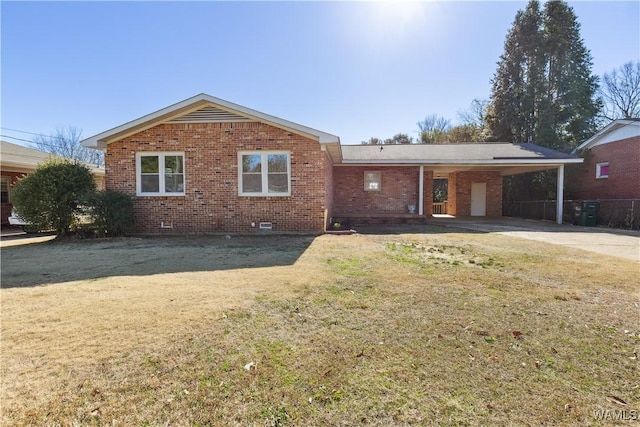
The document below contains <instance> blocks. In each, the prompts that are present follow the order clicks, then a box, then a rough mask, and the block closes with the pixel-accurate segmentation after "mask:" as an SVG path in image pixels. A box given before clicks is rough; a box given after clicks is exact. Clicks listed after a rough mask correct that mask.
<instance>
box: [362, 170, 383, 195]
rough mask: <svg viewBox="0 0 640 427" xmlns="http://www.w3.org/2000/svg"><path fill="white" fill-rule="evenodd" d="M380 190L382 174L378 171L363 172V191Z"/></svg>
mask: <svg viewBox="0 0 640 427" xmlns="http://www.w3.org/2000/svg"><path fill="white" fill-rule="evenodd" d="M380 190H382V174H381V173H380V172H369V171H367V172H365V173H364V191H380Z"/></svg>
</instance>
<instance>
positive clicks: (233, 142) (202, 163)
mask: <svg viewBox="0 0 640 427" xmlns="http://www.w3.org/2000/svg"><path fill="white" fill-rule="evenodd" d="M83 145H85V146H87V147H92V148H97V149H102V150H104V151H105V167H106V187H107V188H108V189H113V190H119V191H123V192H125V193H128V194H131V195H132V196H135V199H134V209H135V214H136V224H137V225H136V229H137V231H138V232H143V233H165V232H166V233H171V232H175V233H192V232H193V233H195V232H232V233H246V232H251V231H258V230H260V229H272V230H277V231H292V232H313V233H321V232H323V231H324V230H325V229H326V228H327V226H328V225H329V224H330V222H331V221H332V219H336V218H352V219H353V218H366V217H376V216H377V217H383V218H399V219H403V220H408V219H416V220H419V221H420V220H424V219H425V218H426V217H428V216H430V215H431V203H432V189H433V179H434V177H448V178H449V194H450V195H451V196H450V198H453V202H452V204H450V205H451V208H450V209H451V212H453V213H454V214H455V215H478V216H484V215H490V216H499V215H500V213H501V211H502V206H501V203H502V176H503V175H508V174H513V173H524V172H529V171H533V170H542V169H552V168H555V169H558V170H559V171H562V170H563V167H564V165H565V164H566V163H575V162H581V161H582V160H581V159H578V158H575V157H572V156H567V155H565V154H562V153H558V152H555V151H552V150H547V149H543V148H542V147H538V146H535V145H533V144H520V145H514V144H482V145H478V144H469V145H448V146H447V145H440V146H434V145H410V146H408V145H407V146H384V147H381V146H350V145H341V144H340V139H339V138H338V137H337V136H335V135H332V134H329V133H325V132H321V131H318V130H315V129H312V128H309V127H306V126H302V125H299V124H296V123H293V122H289V121H286V120H283V119H280V118H277V117H274V116H270V115H268V114H264V113H261V112H258V111H255V110H252V109H249V108H246V107H243V106H240V105H237V104H233V103H230V102H228V101H224V100H221V99H218V98H214V97H212V96H210V95H206V94H200V95H197V96H194V97H192V98H189V99H187V100H184V101H182V102H179V103H177V104H174V105H171V106H169V107H166V108H164V109H162V110H159V111H156V112H154V113H151V114H149V115H146V116H144V117H141V118H139V119H137V120H134V121H132V122H129V123H126V124H124V125H122V126H118V127H116V128H113V129H111V130H109V131H106V132H103V133H101V134H98V135H96V136H93V137H91V138H88V139H86V140H84V141H83Z"/></svg>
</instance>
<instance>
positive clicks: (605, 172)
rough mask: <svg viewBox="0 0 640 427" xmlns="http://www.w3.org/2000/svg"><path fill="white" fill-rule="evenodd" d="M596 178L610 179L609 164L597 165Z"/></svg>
mask: <svg viewBox="0 0 640 427" xmlns="http://www.w3.org/2000/svg"><path fill="white" fill-rule="evenodd" d="M596 178H609V162H602V163H596Z"/></svg>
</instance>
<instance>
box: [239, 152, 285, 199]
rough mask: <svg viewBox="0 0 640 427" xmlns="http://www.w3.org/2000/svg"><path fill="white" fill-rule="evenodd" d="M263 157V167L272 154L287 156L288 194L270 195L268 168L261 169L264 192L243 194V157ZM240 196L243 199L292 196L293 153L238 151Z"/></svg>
mask: <svg viewBox="0 0 640 427" xmlns="http://www.w3.org/2000/svg"><path fill="white" fill-rule="evenodd" d="M256 154H259V155H260V156H261V162H262V165H267V156H269V155H271V154H286V155H287V190H288V191H287V192H286V193H269V185H268V182H269V181H268V176H269V171H268V170H267V168H266V167H263V168H261V169H262V170H261V174H262V176H261V178H262V192H260V193H243V192H242V156H248V155H256ZM238 196H242V197H288V196H291V152H289V151H262V150H258V151H238Z"/></svg>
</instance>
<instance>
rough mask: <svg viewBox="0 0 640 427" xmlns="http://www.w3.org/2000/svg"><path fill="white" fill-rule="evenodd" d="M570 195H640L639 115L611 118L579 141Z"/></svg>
mask: <svg viewBox="0 0 640 427" xmlns="http://www.w3.org/2000/svg"><path fill="white" fill-rule="evenodd" d="M573 153H574V154H580V155H581V156H583V157H584V163H583V164H582V165H578V166H574V167H573V168H575V169H576V172H575V175H574V176H575V179H574V180H573V182H572V185H571V196H572V197H574V198H577V199H585V200H598V199H640V119H624V120H614V121H613V122H611V123H609V124H608V125H607V126H605V127H604V128H603V129H602V130H601V131H599V132H598V133H596V134H595V135H594V136H592V137H591V138H589V139H588V140H586V141H585V142H583V143H582V144H580V145H579V146H578V147H577V148H576V149H575V150H573Z"/></svg>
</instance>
